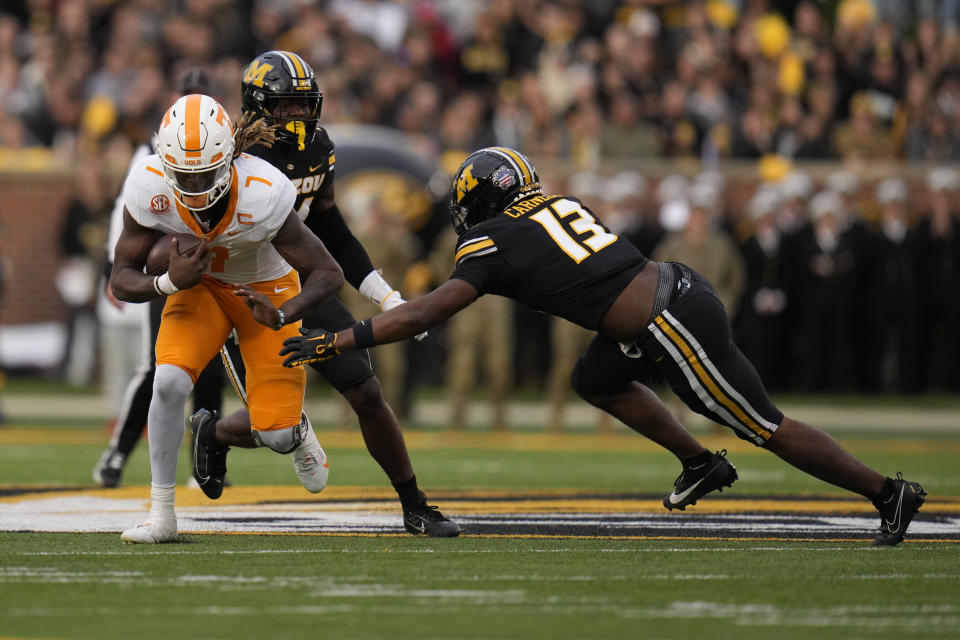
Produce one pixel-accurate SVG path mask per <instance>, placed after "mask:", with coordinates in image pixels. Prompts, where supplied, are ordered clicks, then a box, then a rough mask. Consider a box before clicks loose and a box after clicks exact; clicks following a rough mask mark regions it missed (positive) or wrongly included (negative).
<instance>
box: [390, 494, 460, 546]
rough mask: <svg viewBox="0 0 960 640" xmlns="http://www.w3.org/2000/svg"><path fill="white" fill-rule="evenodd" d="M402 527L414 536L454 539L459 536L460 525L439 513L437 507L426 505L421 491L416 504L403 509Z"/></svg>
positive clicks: (425, 498)
mask: <svg viewBox="0 0 960 640" xmlns="http://www.w3.org/2000/svg"><path fill="white" fill-rule="evenodd" d="M403 527H404V529H406V530H407V532H408V533H412V534H413V535H415V536H430V537H431V538H455V537H457V536H459V535H460V525H458V524H457V523H456V522H454V521H453V520H450V519H449V518H447V517H446V516H444V515H443V514H442V513H440V510H439V509H438V508H437V507H435V506H433V505H431V504H427V496H425V495H423V491H420V492H419V495H418V500H417V503H416V504H414V505H410V506H409V507H404V509H403Z"/></svg>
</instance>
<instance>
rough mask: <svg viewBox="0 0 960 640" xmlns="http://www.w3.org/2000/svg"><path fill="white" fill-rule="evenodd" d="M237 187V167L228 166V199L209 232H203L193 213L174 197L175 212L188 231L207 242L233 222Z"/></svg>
mask: <svg viewBox="0 0 960 640" xmlns="http://www.w3.org/2000/svg"><path fill="white" fill-rule="evenodd" d="M239 187H240V180H239V178H238V177H237V168H236V167H230V196H229V198H230V199H229V200H228V201H227V210H226V211H225V212H224V213H223V217H222V218H220V222H218V223H217V226H216V227H214V228H213V229H212V230H211V231H210V233H204V231H203V228H202V227H201V226H200V224H199V223H198V222H197V221H196V219H195V218H194V217H193V214H191V213H190V210H189V209H187V208H186V207H185V206H183V205H182V204H180V201H179V200H177V199H174V202H176V204H177V213H178V214H179V215H180V219H181V220H183V223H184V224H185V225H187V226H188V227H189V228H190V231H192V232H193V234H194V235H195V236H197V237H198V238H203V239H204V240H206V241H207V242H209V241H210V240H213V239H214V238H216V237H217V236H219V235H220V234H221V233H223V232H224V231H226V230H227V227H229V226H230V224H231V223H232V222H233V217H234V215H236V213H237V200H238V197H239Z"/></svg>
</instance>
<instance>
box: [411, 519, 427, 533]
mask: <svg viewBox="0 0 960 640" xmlns="http://www.w3.org/2000/svg"><path fill="white" fill-rule="evenodd" d="M407 523H408V524H409V525H410V526H411V527H413V528H414V529H416V530H417V531H419V532H420V533H426V532H427V524H426V523H425V522H424V521H423V520H422V519H421V520H420V524H417V523H416V522H414V521H413V520H407Z"/></svg>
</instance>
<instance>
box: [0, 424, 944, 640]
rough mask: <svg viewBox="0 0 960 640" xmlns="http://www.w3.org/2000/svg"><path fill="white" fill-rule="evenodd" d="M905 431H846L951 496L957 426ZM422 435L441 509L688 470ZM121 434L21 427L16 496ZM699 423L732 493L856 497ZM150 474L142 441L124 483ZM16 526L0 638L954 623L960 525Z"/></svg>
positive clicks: (3, 549)
mask: <svg viewBox="0 0 960 640" xmlns="http://www.w3.org/2000/svg"><path fill="white" fill-rule="evenodd" d="M904 433H905V434H907V433H909V437H904V435H900V436H895V435H891V434H890V433H879V432H870V431H869V430H866V431H862V432H857V433H855V434H845V435H844V436H842V437H841V441H842V443H843V444H844V445H845V446H846V447H847V448H848V449H850V450H851V451H852V452H853V453H854V454H856V455H857V456H858V457H860V458H862V459H863V460H865V461H866V462H868V463H869V464H871V465H873V466H875V467H877V468H879V469H881V470H882V471H884V472H885V473H888V474H893V473H895V472H896V471H898V470H899V471H903V472H904V475H905V476H907V477H909V478H910V479H914V480H917V481H919V482H921V483H922V484H923V485H924V487H925V488H926V489H927V491H928V492H929V493H930V502H929V503H928V506H929V507H931V509H933V508H934V501H935V500H938V499H941V500H942V499H951V500H953V501H957V500H958V498H957V496H960V472H958V471H957V464H956V460H957V458H958V454H960V428H958V432H957V433H938V434H935V433H926V434H924V433H916V432H913V433H911V432H909V431H908V429H907V427H906V426H905V428H904ZM318 435H319V437H320V441H321V442H322V443H324V446H325V448H326V449H327V453H328V455H329V457H330V460H331V480H330V483H331V488H332V489H334V490H336V489H337V488H338V487H341V488H342V487H372V488H374V489H376V490H379V491H380V492H381V493H382V494H383V495H387V493H386V492H385V490H386V489H388V483H387V481H386V478H385V476H384V475H383V474H382V472H381V471H380V470H379V468H378V467H377V466H376V464H375V463H374V462H373V460H372V459H371V458H370V456H369V455H368V454H367V453H366V451H365V449H363V447H362V444H361V442H360V439H359V435H358V434H357V433H356V430H355V429H354V430H352V431H346V432H345V431H339V430H331V429H329V428H328V429H321V430H319V431H318ZM407 436H408V443H409V445H410V448H411V456H412V458H413V460H414V466H415V468H416V470H417V474H418V478H419V480H420V484H421V486H422V487H424V488H425V489H426V490H427V491H428V493H430V494H431V495H432V496H439V497H438V498H436V499H434V500H433V502H436V503H438V504H439V505H440V506H441V507H442V508H443V507H444V505H445V504H450V503H452V504H457V503H456V502H455V501H454V498H453V497H451V496H455V495H457V494H458V492H463V491H464V490H472V491H484V490H488V491H489V490H506V489H509V490H517V491H531V492H536V491H542V490H570V491H579V492H583V491H586V492H597V493H603V492H607V493H617V492H625V493H640V494H650V495H655V494H663V493H665V492H666V491H667V490H668V489H670V488H671V483H672V481H673V479H674V477H675V476H676V474H677V472H678V468H677V464H676V462H675V461H674V460H673V459H672V458H671V457H670V456H669V454H666V453H665V452H663V451H661V450H659V449H658V448H656V447H654V446H652V445H650V444H649V443H646V442H645V441H643V439H642V438H640V437H639V436H634V435H632V434H629V433H627V432H626V430H625V429H624V430H623V431H622V432H617V433H615V434H612V435H593V434H588V433H574V434H564V435H560V436H554V435H547V434H543V433H528V432H524V433H519V434H506V435H503V434H491V433H484V432H470V433H466V434H456V433H449V432H443V431H429V430H410V431H409V432H408V433H407ZM106 439H107V435H106V432H105V431H104V430H103V427H102V425H101V424H100V423H99V422H97V421H91V420H85V419H83V418H77V419H72V420H64V419H56V420H54V419H44V418H42V417H41V418H36V417H34V418H31V419H29V420H23V421H15V422H14V424H8V425H6V426H5V427H4V428H3V429H0V507H2V506H3V504H4V503H6V504H14V503H16V501H17V500H19V499H20V498H19V497H18V496H17V495H16V494H17V493H18V492H20V491H24V490H27V491H29V490H30V489H31V488H33V487H39V486H43V487H46V488H48V489H51V490H56V489H57V488H79V489H84V488H90V489H92V488H93V482H92V480H91V478H90V470H91V468H92V466H93V463H94V462H95V461H96V459H97V457H98V455H99V453H100V452H101V451H102V449H103V446H104V445H105V443H106ZM703 439H704V441H705V443H706V444H707V445H708V446H710V447H711V448H715V449H717V448H727V449H729V451H730V454H729V455H730V458H731V460H733V461H734V463H735V464H736V465H737V467H738V469H739V471H740V478H741V479H740V480H739V482H738V483H737V484H736V485H735V486H734V487H733V489H732V490H731V491H730V492H729V493H730V494H731V495H733V496H734V497H736V496H737V495H764V496H807V497H809V496H829V497H839V496H843V495H845V494H843V492H842V491H840V490H838V489H836V488H834V487H831V486H829V485H826V484H824V483H822V482H819V481H817V480H814V479H812V478H810V477H808V476H806V475H804V474H802V473H800V472H798V471H796V470H793V469H792V468H789V467H787V466H786V465H785V464H784V463H782V462H781V461H779V460H778V459H776V458H775V457H774V456H772V455H770V454H768V453H766V452H764V451H761V450H757V449H755V448H753V447H752V446H750V445H746V444H744V443H742V442H741V441H738V440H736V439H735V438H733V437H726V436H715V435H708V436H705V437H704V438H703ZM185 460H186V458H185V457H182V458H181V465H180V476H181V478H183V479H185V478H186V475H187V466H186V464H185ZM229 465H230V471H229V475H230V477H231V478H232V479H233V481H234V483H235V484H236V485H243V486H247V485H291V484H293V482H295V480H294V479H293V475H292V470H291V468H290V466H289V461H288V460H286V459H284V458H282V457H280V456H276V455H274V454H271V453H269V452H265V451H234V452H231V454H230V459H229ZM148 483H149V472H148V468H147V451H146V447H145V446H141V447H140V448H138V450H137V451H136V453H135V455H134V456H133V458H132V460H131V461H130V463H129V464H128V468H127V472H126V474H125V476H124V484H125V486H141V487H146V486H147V485H148ZM229 491H231V489H228V490H227V492H229ZM300 491H302V490H300ZM226 495H228V494H225V496H226ZM334 495H336V494H334ZM723 495H724V496H727V495H728V493H724V494H723ZM4 496H6V497H4ZM323 496H324V494H320V498H319V499H323ZM705 505H706V502H704V503H702V504H701V505H697V507H694V508H693V509H691V510H690V512H691V513H695V512H696V510H697V508H698V507H700V508H702V507H704V506H705ZM178 510H179V506H178ZM651 513H652V514H653V517H658V516H662V515H663V513H665V512H663V510H660V511H656V510H654V511H651ZM931 513H933V511H931ZM921 514H924V512H923V511H922V512H921ZM452 515H454V516H456V513H452ZM924 515H925V514H924ZM63 517H65V518H69V517H70V514H64V516H63ZM869 517H870V519H871V522H872V520H873V517H874V516H873V515H870V516H869ZM397 521H399V516H398V517H397ZM873 526H875V525H874V524H871V525H870V527H873ZM4 530H5V527H4V523H3V521H2V520H0V640H6V639H9V638H18V639H20V638H44V639H53V638H88V639H94V638H96V639H101V638H102V639H121V638H137V639H138V640H140V639H142V640H149V639H151V638H158V639H159V638H162V639H164V640H168V639H171V638H187V637H189V638H197V639H214V638H216V639H221V638H222V639H225V640H226V639H229V640H241V639H246V638H250V639H254V638H256V639H261V638H327V639H358V640H359V639H373V638H384V639H404V638H417V639H421V638H431V639H433V638H442V639H448V638H449V639H454V638H464V639H493V638H497V639H507V638H509V639H517V640H521V639H527V638H551V639H553V638H578V639H591V638H597V639H610V640H614V639H617V640H619V639H621V638H644V639H666V638H676V639H687V638H691V639H694V638H737V639H749V638H777V639H778V640H790V639H803V640H807V639H809V638H837V639H844V640H849V639H860V638H886V637H896V638H917V639H920V638H960V541H958V537H960V536H957V537H954V538H953V539H951V540H947V541H937V542H917V541H914V542H911V541H909V539H908V541H907V542H906V543H904V544H902V545H900V546H899V547H897V548H892V549H891V548H881V549H875V548H871V547H870V546H869V544H868V542H837V541H830V540H820V541H805V542H797V541H791V540H790V539H789V538H790V531H789V528H787V530H786V531H785V532H784V534H783V535H782V536H781V538H780V539H754V540H744V539H737V537H736V536H731V537H730V538H728V539H700V540H698V539H684V536H682V535H679V534H678V536H677V537H678V539H671V540H662V539H622V538H621V539H617V538H615V537H608V538H597V539H589V538H574V537H533V538H525V537H510V536H506V537H496V536H492V535H470V532H469V531H467V534H466V535H464V536H462V537H460V538H459V539H453V540H432V539H422V538H420V539H418V538H413V537H409V536H405V535H391V534H386V535H360V534H347V535H330V534H323V535H281V534H269V535H268V534H261V535H226V534H196V533H187V534H185V535H182V536H181V538H180V540H179V541H178V543H176V544H168V545H160V546H145V547H137V546H127V545H122V544H121V543H120V540H119V536H118V535H117V533H25V532H20V533H9V532H8V533H3V531H4ZM6 530H7V531H9V528H7V529H6ZM958 533H960V532H958ZM869 535H870V531H864V532H863V534H862V537H863V539H864V540H867V539H868V538H869Z"/></svg>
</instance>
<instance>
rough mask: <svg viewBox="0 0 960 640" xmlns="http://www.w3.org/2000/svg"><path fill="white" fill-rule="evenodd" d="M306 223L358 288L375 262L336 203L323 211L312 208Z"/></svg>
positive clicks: (350, 281) (352, 283)
mask: <svg viewBox="0 0 960 640" xmlns="http://www.w3.org/2000/svg"><path fill="white" fill-rule="evenodd" d="M305 224H306V225H307V228H308V229H310V231H313V233H314V234H315V235H316V236H317V237H318V238H320V240H321V241H322V242H323V244H324V245H326V247H327V251H329V252H330V255H332V256H333V259H334V260H336V261H337V262H338V263H339V264H340V268H341V269H343V275H344V277H345V278H346V279H347V282H349V283H350V284H351V285H353V288H354V289H359V288H360V283H361V282H363V279H364V278H366V277H367V274H369V273H370V272H371V271H373V263H372V262H371V261H370V256H368V255H367V250H366V249H364V248H363V245H362V244H360V241H359V240H357V238H356V236H354V235H353V233H352V232H351V231H350V228H349V227H348V226H347V223H346V221H345V220H344V219H343V216H342V215H341V214H340V209H339V208H338V207H337V205H333V206H332V207H330V208H329V209H327V210H326V211H323V212H321V213H313V212H311V213H310V215H308V216H307V219H306V221H305Z"/></svg>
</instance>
